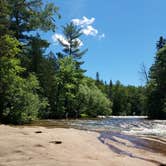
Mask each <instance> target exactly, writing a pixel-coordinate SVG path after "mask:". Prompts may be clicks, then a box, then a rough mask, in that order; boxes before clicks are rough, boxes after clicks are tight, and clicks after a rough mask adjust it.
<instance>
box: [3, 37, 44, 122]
mask: <svg viewBox="0 0 166 166" xmlns="http://www.w3.org/2000/svg"><path fill="white" fill-rule="evenodd" d="M3 39H4V41H5V43H6V45H5V47H7V48H8V51H9V52H6V51H5V49H3V46H4V45H3V42H0V48H2V50H4V51H1V56H0V66H1V68H0V78H1V82H0V110H1V111H0V120H1V121H3V122H5V123H14V124H22V123H28V122H30V121H31V120H34V119H36V118H37V115H38V111H39V109H40V108H42V107H45V105H46V102H45V103H44V102H43V101H41V100H40V99H39V96H38V95H37V90H38V89H39V84H38V81H37V79H36V77H35V76H34V75H29V77H28V78H26V79H25V78H22V77H21V73H22V72H23V71H24V70H25V69H24V68H22V67H21V66H20V61H19V59H17V58H16V57H15V56H16V54H17V53H19V51H20V50H19V48H18V46H19V43H18V41H16V39H13V38H11V37H10V36H4V37H3ZM12 48H13V49H12Z"/></svg>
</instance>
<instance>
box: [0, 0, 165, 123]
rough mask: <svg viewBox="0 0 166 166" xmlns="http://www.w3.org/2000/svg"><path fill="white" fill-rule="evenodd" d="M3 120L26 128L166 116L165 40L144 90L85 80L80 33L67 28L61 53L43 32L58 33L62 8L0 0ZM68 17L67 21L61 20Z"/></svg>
mask: <svg viewBox="0 0 166 166" xmlns="http://www.w3.org/2000/svg"><path fill="white" fill-rule="evenodd" d="M0 9H1V10H0V121H1V122H3V123H14V124H23V123H29V122H31V121H33V120H35V119H38V118H39V119H41V118H52V119H55V118H79V117H97V116H98V115H149V117H150V118H163V119H164V118H166V45H165V44H166V40H165V39H164V38H162V37H161V38H160V40H159V41H158V42H157V53H156V56H155V62H154V64H153V65H152V67H151V68H150V71H149V74H147V73H146V74H147V75H148V80H147V84H146V85H145V86H144V87H135V86H124V85H122V84H121V83H120V81H117V82H116V83H115V84H113V83H112V81H111V80H110V82H109V84H107V83H104V82H103V81H102V80H100V76H99V73H98V72H97V73H96V79H95V80H94V79H92V78H89V77H87V76H85V72H86V70H85V69H83V68H82V64H83V63H84V62H83V61H82V56H83V55H84V54H86V52H87V49H85V50H80V44H81V43H80V38H81V36H82V33H81V29H79V28H78V27H77V26H75V25H74V24H73V23H72V22H71V23H69V24H66V25H64V26H63V28H62V31H63V35H64V36H65V38H66V40H67V43H64V42H63V41H62V40H58V42H59V44H60V45H61V46H62V51H61V52H57V53H54V52H49V53H47V54H46V50H47V48H48V47H49V45H50V43H49V42H48V41H46V40H44V39H42V38H41V37H40V35H39V34H38V33H37V31H38V30H40V31H44V32H47V31H55V30H56V27H57V22H58V19H60V17H61V16H60V14H59V8H58V7H56V6H54V4H52V3H48V4H46V5H45V6H44V5H43V3H42V0H31V1H29V0H0ZM62 19H63V18H62Z"/></svg>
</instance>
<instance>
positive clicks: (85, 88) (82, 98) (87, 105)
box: [77, 78, 112, 117]
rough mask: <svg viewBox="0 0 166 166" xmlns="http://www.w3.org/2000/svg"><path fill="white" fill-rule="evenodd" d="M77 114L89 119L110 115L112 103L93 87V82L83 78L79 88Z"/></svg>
mask: <svg viewBox="0 0 166 166" xmlns="http://www.w3.org/2000/svg"><path fill="white" fill-rule="evenodd" d="M77 98H78V108H79V112H81V113H83V114H86V115H88V116H89V117H97V116H98V115H111V106H112V103H111V102H110V101H109V100H108V99H107V98H106V96H105V95H104V94H103V93H102V92H101V91H100V89H98V88H97V87H96V85H95V81H93V80H92V79H89V78H85V79H84V81H83V83H82V84H81V85H80V87H79V93H78V96H77Z"/></svg>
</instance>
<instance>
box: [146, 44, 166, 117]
mask: <svg viewBox="0 0 166 166" xmlns="http://www.w3.org/2000/svg"><path fill="white" fill-rule="evenodd" d="M165 76H166V45H164V46H163V47H162V48H161V49H159V50H158V52H157V54H156V57H155V63H154V64H153V65H152V66H151V68H150V75H149V77H150V82H149V84H148V91H149V94H148V109H149V111H148V114H149V117H150V118H161V119H165V118H166V112H165V110H166V109H165V100H166V93H165V92H166V77H165Z"/></svg>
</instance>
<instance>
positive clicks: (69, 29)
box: [58, 22, 87, 69]
mask: <svg viewBox="0 0 166 166" xmlns="http://www.w3.org/2000/svg"><path fill="white" fill-rule="evenodd" d="M63 35H64V37H65V42H64V41H63V40H61V39H58V41H59V43H60V44H61V46H62V47H63V48H64V49H63V53H58V55H60V56H61V57H62V55H63V56H73V58H74V60H75V61H76V67H77V68H78V69H80V65H81V64H83V63H84V62H80V61H79V60H80V59H81V58H82V56H83V55H84V54H85V53H86V52H87V49H85V50H83V51H80V47H81V46H82V41H81V40H80V39H79V37H80V36H81V35H82V33H81V29H79V28H78V27H77V26H76V25H74V24H73V23H72V22H71V23H70V24H66V26H63Z"/></svg>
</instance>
